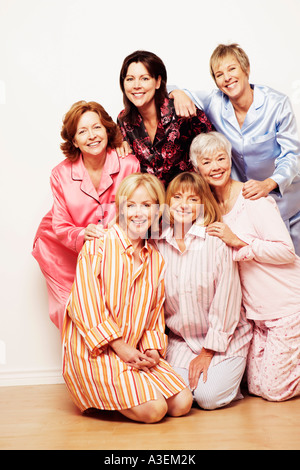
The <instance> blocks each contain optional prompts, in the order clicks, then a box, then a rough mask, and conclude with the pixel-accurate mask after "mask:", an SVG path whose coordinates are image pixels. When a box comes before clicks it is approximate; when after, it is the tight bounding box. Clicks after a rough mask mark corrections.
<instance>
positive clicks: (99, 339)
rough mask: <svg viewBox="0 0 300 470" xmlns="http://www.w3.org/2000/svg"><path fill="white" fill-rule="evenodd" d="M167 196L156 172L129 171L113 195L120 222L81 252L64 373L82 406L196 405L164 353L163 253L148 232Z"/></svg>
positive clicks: (147, 410)
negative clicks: (131, 172) (151, 173)
mask: <svg viewBox="0 0 300 470" xmlns="http://www.w3.org/2000/svg"><path fill="white" fill-rule="evenodd" d="M163 203H164V189H163V186H162V184H161V183H160V182H159V180H158V179H157V178H156V177H155V176H153V175H150V174H147V173H146V174H133V175H130V176H128V177H126V178H125V179H124V180H123V182H122V183H121V185H120V187H119V190H118V192H117V195H116V209H117V223H116V224H115V225H114V226H113V227H111V228H110V229H109V230H107V232H106V234H105V236H104V238H99V239H94V240H92V241H87V242H86V243H85V244H84V246H83V249H82V251H81V252H80V254H79V257H78V262H77V270H76V277H75V282H74V284H73V288H72V291H71V295H70V298H69V302H68V305H67V309H66V314H65V319H64V328H63V346H64V348H63V354H64V355H63V369H64V371H63V373H64V379H65V382H66V384H67V387H68V389H69V391H70V393H71V395H72V398H73V400H74V402H75V404H76V405H77V406H78V407H79V408H80V410H81V411H84V410H86V409H88V408H98V409H102V410H118V411H120V413H122V414H123V415H125V416H126V417H128V418H130V419H133V420H135V421H141V422H146V423H152V422H157V421H160V420H161V419H162V418H163V417H164V416H165V415H166V414H167V413H168V414H169V415H171V416H181V415H184V414H186V413H188V412H189V410H190V408H191V405H192V395H191V393H190V391H189V390H188V388H187V387H186V384H185V383H184V381H183V379H182V378H181V377H180V376H179V375H177V373H176V372H175V371H174V370H173V369H172V368H171V366H170V365H169V364H168V363H167V362H166V361H165V359H164V356H165V352H166V346H167V339H166V335H165V331H164V330H165V323H164V315H163V303H164V261H163V258H162V256H161V255H160V253H159V252H158V251H157V250H156V249H155V247H154V246H153V244H152V243H151V240H150V239H149V240H148V239H147V237H148V236H149V233H150V232H151V230H154V226H155V225H157V226H158V219H159V216H160V215H161V209H162V204H163ZM150 236H151V235H150Z"/></svg>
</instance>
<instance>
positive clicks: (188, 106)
mask: <svg viewBox="0 0 300 470" xmlns="http://www.w3.org/2000/svg"><path fill="white" fill-rule="evenodd" d="M169 96H170V98H173V99H174V107H175V112H176V114H177V116H179V117H185V118H189V117H193V116H196V115H197V111H196V110H197V108H196V106H195V105H194V103H193V101H192V100H191V98H189V97H188V95H187V94H186V93H185V92H184V91H182V90H173V91H171V93H169Z"/></svg>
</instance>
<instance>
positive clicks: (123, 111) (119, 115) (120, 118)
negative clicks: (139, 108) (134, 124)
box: [117, 109, 125, 124]
mask: <svg viewBox="0 0 300 470" xmlns="http://www.w3.org/2000/svg"><path fill="white" fill-rule="evenodd" d="M124 113H125V109H122V111H121V112H120V113H119V114H118V118H117V120H118V122H119V124H122V121H123V118H124Z"/></svg>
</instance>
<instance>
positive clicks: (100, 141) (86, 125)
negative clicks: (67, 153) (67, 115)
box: [74, 111, 108, 157]
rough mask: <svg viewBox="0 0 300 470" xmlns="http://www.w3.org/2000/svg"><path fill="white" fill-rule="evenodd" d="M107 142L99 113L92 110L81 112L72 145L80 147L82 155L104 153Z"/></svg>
mask: <svg viewBox="0 0 300 470" xmlns="http://www.w3.org/2000/svg"><path fill="white" fill-rule="evenodd" d="M107 144H108V137H107V132H106V128H105V127H104V126H103V124H102V123H101V120H100V117H99V115H98V114H97V113H95V112H93V111H87V112H85V113H84V114H82V116H81V117H80V119H79V121H78V124H77V130H76V134H75V136H74V145H75V147H77V148H79V149H80V151H81V153H82V155H83V157H85V156H99V155H105V154H106V147H107Z"/></svg>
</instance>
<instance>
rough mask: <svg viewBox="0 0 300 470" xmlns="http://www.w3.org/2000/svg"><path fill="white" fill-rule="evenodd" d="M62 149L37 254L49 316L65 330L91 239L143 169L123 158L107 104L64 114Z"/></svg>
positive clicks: (78, 106)
mask: <svg viewBox="0 0 300 470" xmlns="http://www.w3.org/2000/svg"><path fill="white" fill-rule="evenodd" d="M61 136H62V138H63V139H64V142H63V143H62V145H61V149H62V151H63V153H64V155H65V157H66V159H65V160H64V161H62V162H61V163H59V164H58V165H57V166H56V167H55V168H54V169H53V170H52V173H51V177H50V184H51V189H52V193H53V206H52V209H51V210H50V211H49V212H48V213H47V214H46V215H45V217H44V218H43V219H42V221H41V223H40V226H39V228H38V230H37V233H36V236H35V239H34V245H33V252H32V254H33V256H34V258H35V259H36V260H37V262H38V263H39V265H40V268H41V270H42V273H43V274H44V276H45V278H46V283H47V289H48V297H49V315H50V318H51V320H52V322H53V323H54V324H55V325H56V326H57V327H58V328H59V329H60V330H61V327H62V321H63V315H64V309H65V304H66V301H67V299H68V297H69V294H70V291H71V287H72V284H73V281H74V276H75V269H76V262H77V256H78V253H79V251H80V250H81V248H82V246H83V244H84V242H85V240H89V239H92V238H93V237H98V236H99V234H100V224H101V226H103V227H104V228H106V227H107V225H108V223H109V222H111V221H112V220H113V219H114V216H115V194H116V191H117V189H118V187H119V184H120V183H121V181H122V180H123V179H124V178H125V176H127V175H129V174H131V173H135V172H139V171H140V165H139V162H138V160H137V159H136V158H135V157H134V156H133V155H129V156H127V157H126V158H119V157H118V155H117V153H116V151H115V150H114V148H117V147H120V146H121V143H122V136H121V133H120V130H119V128H118V126H117V125H116V124H115V123H114V122H113V121H112V119H111V117H110V116H109V115H108V114H107V112H106V111H105V110H104V109H103V107H102V106H101V105H100V104H98V103H95V102H89V103H87V102H85V101H79V102H78V103H75V104H74V105H73V106H72V107H71V109H70V110H69V111H68V113H67V114H66V116H65V118H64V122H63V127H62V132H61Z"/></svg>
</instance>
